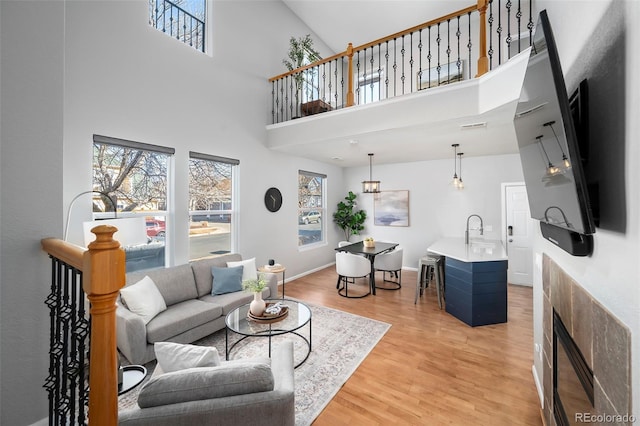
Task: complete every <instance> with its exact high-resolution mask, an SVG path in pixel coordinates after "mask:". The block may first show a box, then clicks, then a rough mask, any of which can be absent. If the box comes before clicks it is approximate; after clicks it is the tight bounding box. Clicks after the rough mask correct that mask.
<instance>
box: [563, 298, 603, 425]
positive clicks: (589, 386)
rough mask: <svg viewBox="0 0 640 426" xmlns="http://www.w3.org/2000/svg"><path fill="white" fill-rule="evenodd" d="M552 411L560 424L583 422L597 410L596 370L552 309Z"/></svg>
mask: <svg viewBox="0 0 640 426" xmlns="http://www.w3.org/2000/svg"><path fill="white" fill-rule="evenodd" d="M553 411H554V416H555V419H556V423H557V424H558V425H562V426H564V425H574V424H580V423H582V421H581V420H583V419H584V418H585V416H588V415H593V414H595V410H594V403H593V371H592V370H591V368H589V366H588V365H587V363H586V361H585V359H584V356H583V355H582V352H581V351H580V348H578V346H577V345H576V343H575V341H574V340H573V338H572V337H571V335H570V334H569V332H568V331H567V329H566V328H565V326H564V324H563V323H562V319H561V318H560V316H559V315H558V314H557V313H556V311H555V309H554V311H553Z"/></svg>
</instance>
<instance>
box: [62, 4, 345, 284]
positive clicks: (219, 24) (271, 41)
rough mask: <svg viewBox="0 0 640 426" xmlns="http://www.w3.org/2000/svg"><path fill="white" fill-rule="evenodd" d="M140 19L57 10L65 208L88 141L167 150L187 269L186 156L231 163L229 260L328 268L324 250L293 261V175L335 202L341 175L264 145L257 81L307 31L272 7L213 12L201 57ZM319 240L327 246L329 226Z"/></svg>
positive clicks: (262, 86)
mask: <svg viewBox="0 0 640 426" xmlns="http://www.w3.org/2000/svg"><path fill="white" fill-rule="evenodd" d="M147 13H148V7H147V3H146V2H144V1H137V2H117V3H113V2H70V3H69V4H68V5H67V25H66V28H67V43H66V51H65V54H66V61H65V63H66V67H65V70H66V76H65V77H66V78H65V84H66V91H65V93H66V98H65V154H66V155H65V157H64V162H65V167H64V182H65V185H64V191H65V201H67V200H69V199H71V198H72V197H73V196H74V195H75V194H77V193H79V192H81V191H83V190H87V189H90V183H91V155H92V151H91V136H92V134H94V133H97V134H102V135H107V136H113V137H119V138H123V139H131V140H136V141H140V142H145V143H152V144H157V145H162V146H169V147H174V148H175V149H176V154H175V176H174V179H175V180H174V182H175V206H176V208H175V211H174V212H170V219H173V221H174V223H175V224H178V227H177V228H175V229H174V231H175V232H174V233H173V237H174V242H175V253H174V259H175V263H176V264H181V263H185V262H186V261H187V260H188V231H187V226H188V225H187V224H188V192H187V188H188V184H187V182H188V173H187V172H188V169H187V166H186V165H187V161H188V154H189V151H197V152H202V153H206V154H213V155H221V156H225V157H232V158H237V159H239V160H240V173H239V178H238V179H239V184H240V186H239V187H240V191H239V193H240V200H239V203H238V209H239V212H240V215H239V218H238V219H239V220H238V226H239V227H240V229H241V230H242V232H241V233H240V239H239V241H238V245H237V247H236V250H237V251H238V252H240V253H242V254H243V255H244V256H246V257H253V256H256V257H257V261H258V263H259V264H260V263H265V262H266V260H267V259H269V258H274V259H277V260H279V261H280V263H283V264H285V265H286V266H287V269H288V274H293V275H295V274H298V273H300V272H302V271H306V270H308V269H311V268H312V267H313V266H314V265H316V264H317V263H318V262H319V261H322V262H325V263H328V262H331V260H332V258H333V257H332V255H333V253H332V251H331V250H328V246H327V247H325V248H324V249H322V250H315V251H305V252H301V253H299V252H298V249H297V238H298V236H297V229H296V228H295V227H292V226H291V224H292V223H293V224H295V223H296V220H297V173H298V169H305V170H310V171H314V172H318V173H325V174H327V175H328V176H329V179H328V182H329V187H328V188H329V193H330V194H334V193H335V192H339V191H333V190H332V189H334V188H335V187H341V186H342V185H341V182H342V170H341V169H340V168H338V167H334V166H331V165H327V164H323V163H318V162H315V161H309V160H300V159H297V158H293V157H287V156H283V155H280V154H277V153H274V152H272V151H270V150H268V149H267V148H266V146H265V138H266V131H265V125H266V123H267V122H270V118H271V117H270V109H269V108H268V107H269V106H270V105H271V86H270V85H269V83H268V82H267V76H270V75H275V74H277V73H280V72H282V67H283V66H282V65H281V59H280V58H282V57H284V55H285V53H286V51H287V49H288V40H289V37H290V36H291V35H297V34H303V33H308V32H309V31H308V29H305V28H304V27H302V26H301V25H300V24H299V22H298V21H297V20H296V18H295V17H294V16H293V15H292V13H291V12H290V11H289V10H288V9H286V8H285V7H284V6H283V5H282V3H280V2H247V1H243V2H232V1H222V2H214V3H213V12H212V13H213V16H214V19H213V23H212V25H213V28H214V45H213V47H212V57H211V56H208V55H204V54H200V53H198V52H195V51H194V50H193V49H191V48H189V47H188V46H185V45H183V44H182V43H178V42H176V41H174V40H171V39H170V38H169V37H167V36H166V35H163V34H161V33H160V32H158V31H157V30H155V29H153V28H152V27H150V26H149V25H148V24H147V23H146V22H147ZM88 16H101V17H102V19H100V20H99V21H97V22H96V21H95V20H90V19H87V17H88ZM238 17H242V18H241V19H238ZM114 22H118V31H115V32H114V31H113V29H114ZM239 22H242V26H241V28H240V27H239V25H238V24H239ZM317 44H318V47H319V48H322V47H323V45H322V44H321V43H317ZM247 52H250V54H247ZM78 165H80V167H78ZM271 186H277V187H279V188H280V189H281V191H282V192H283V199H284V203H283V208H282V209H281V211H279V212H278V213H270V212H268V211H267V210H266V209H265V207H264V203H263V197H264V192H265V191H266V189H267V188H269V187H271ZM329 201H333V200H332V199H330V200H329ZM329 235H330V239H331V240H335V238H334V230H333V227H331V228H330V234H329ZM276 240H278V241H282V242H287V244H274V241H276Z"/></svg>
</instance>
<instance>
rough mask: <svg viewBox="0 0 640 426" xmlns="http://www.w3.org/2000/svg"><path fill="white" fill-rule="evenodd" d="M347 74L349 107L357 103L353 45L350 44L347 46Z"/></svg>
mask: <svg viewBox="0 0 640 426" xmlns="http://www.w3.org/2000/svg"><path fill="white" fill-rule="evenodd" d="M347 72H348V73H349V75H348V76H347V105H346V106H348V107H350V106H353V105H354V103H355V100H354V97H353V44H352V43H349V45H348V46H347Z"/></svg>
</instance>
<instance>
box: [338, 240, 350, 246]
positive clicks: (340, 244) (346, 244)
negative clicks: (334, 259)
mask: <svg viewBox="0 0 640 426" xmlns="http://www.w3.org/2000/svg"><path fill="white" fill-rule="evenodd" d="M349 244H353V243H352V242H351V241H338V247H344V246H348V245H349Z"/></svg>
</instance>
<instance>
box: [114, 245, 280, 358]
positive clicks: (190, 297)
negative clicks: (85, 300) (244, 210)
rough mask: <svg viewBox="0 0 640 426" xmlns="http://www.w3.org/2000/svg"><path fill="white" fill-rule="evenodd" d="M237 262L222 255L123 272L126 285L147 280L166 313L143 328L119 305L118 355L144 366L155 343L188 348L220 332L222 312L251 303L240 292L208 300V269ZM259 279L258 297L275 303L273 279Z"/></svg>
mask: <svg viewBox="0 0 640 426" xmlns="http://www.w3.org/2000/svg"><path fill="white" fill-rule="evenodd" d="M240 260H242V256H241V255H239V254H227V255H223V256H219V257H216V258H212V259H204V260H199V261H195V262H192V263H190V264H187V265H180V266H174V267H171V268H163V269H154V270H149V271H140V272H130V273H128V274H127V276H126V286H129V285H132V284H135V283H137V282H138V281H139V280H141V279H142V278H144V276H145V275H148V276H149V277H150V278H151V279H152V280H153V282H154V283H155V284H156V286H157V288H158V290H159V291H160V294H162V297H163V298H164V301H165V303H166V305H167V309H166V310H165V311H163V312H160V313H159V314H158V315H157V316H155V317H154V318H153V319H152V320H151V321H150V322H149V323H148V324H146V325H145V323H144V321H143V320H142V318H141V317H140V316H139V315H136V314H134V313H133V312H131V311H129V310H128V309H127V308H126V307H125V306H124V304H123V303H122V301H121V300H118V306H117V308H116V333H117V341H118V349H119V351H120V353H122V355H124V356H125V357H126V358H127V360H128V361H129V362H130V363H132V364H145V363H147V362H149V361H151V360H154V359H155V352H154V350H153V344H154V343H155V342H176V343H192V342H194V341H196V340H198V339H201V338H203V337H206V336H208V335H210V334H211V333H213V332H215V331H218V330H221V329H223V328H224V327H225V317H226V315H227V313H229V312H230V311H232V310H233V309H235V308H237V307H238V306H241V305H243V304H246V303H250V302H251V300H252V299H253V295H252V294H251V293H249V292H245V291H238V292H234V293H227V294H222V295H215V296H213V295H211V289H212V283H213V277H212V273H211V267H212V266H216V267H226V266H227V262H232V261H240ZM264 275H265V278H266V279H267V283H268V286H267V288H266V289H265V290H264V291H263V293H262V296H263V298H265V299H266V298H276V297H277V295H278V281H277V278H276V275H275V274H269V273H267V274H264Z"/></svg>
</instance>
